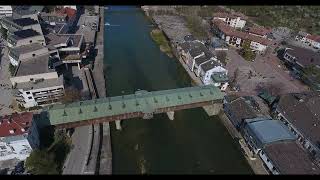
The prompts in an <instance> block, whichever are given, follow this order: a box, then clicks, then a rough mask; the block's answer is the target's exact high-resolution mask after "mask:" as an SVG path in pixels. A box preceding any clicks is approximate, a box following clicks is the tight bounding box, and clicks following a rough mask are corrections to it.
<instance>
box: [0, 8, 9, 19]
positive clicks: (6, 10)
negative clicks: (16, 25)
mask: <svg viewBox="0 0 320 180" xmlns="http://www.w3.org/2000/svg"><path fill="white" fill-rule="evenodd" d="M3 16H12V6H0V17H3Z"/></svg>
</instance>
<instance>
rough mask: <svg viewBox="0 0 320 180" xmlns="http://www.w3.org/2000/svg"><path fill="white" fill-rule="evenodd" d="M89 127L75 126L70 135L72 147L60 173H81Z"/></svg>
mask: <svg viewBox="0 0 320 180" xmlns="http://www.w3.org/2000/svg"><path fill="white" fill-rule="evenodd" d="M90 129H91V128H90V126H82V127H78V128H75V131H74V133H73V135H72V137H71V138H72V145H73V148H72V149H71V151H70V153H69V154H68V157H67V159H66V162H65V165H64V169H63V173H62V174H82V173H83V171H84V168H85V163H86V160H87V157H88V156H87V155H88V147H89V145H90V135H89V134H88V133H89V132H90Z"/></svg>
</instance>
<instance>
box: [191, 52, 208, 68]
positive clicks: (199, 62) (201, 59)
mask: <svg viewBox="0 0 320 180" xmlns="http://www.w3.org/2000/svg"><path fill="white" fill-rule="evenodd" d="M209 60H210V58H208V57H207V56H206V55H203V56H200V57H198V58H196V59H195V60H194V61H195V64H196V65H197V66H199V65H200V64H202V63H204V62H206V61H209Z"/></svg>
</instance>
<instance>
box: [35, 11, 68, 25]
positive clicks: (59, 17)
mask: <svg viewBox="0 0 320 180" xmlns="http://www.w3.org/2000/svg"><path fill="white" fill-rule="evenodd" d="M67 17H68V16H67V14H60V13H56V12H55V11H54V12H50V13H46V12H41V13H40V19H41V20H42V21H44V22H46V23H48V24H50V25H55V24H56V23H66V22H67V21H68V18H67Z"/></svg>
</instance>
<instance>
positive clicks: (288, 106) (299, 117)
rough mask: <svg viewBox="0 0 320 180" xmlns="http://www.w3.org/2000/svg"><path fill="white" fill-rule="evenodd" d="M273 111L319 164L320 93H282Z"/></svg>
mask: <svg viewBox="0 0 320 180" xmlns="http://www.w3.org/2000/svg"><path fill="white" fill-rule="evenodd" d="M275 112H276V114H277V117H278V119H279V120H281V121H282V122H284V124H285V125H286V126H287V127H288V128H289V129H290V131H291V132H293V134H294V135H295V136H296V137H297V138H298V142H299V143H300V144H301V145H302V146H303V147H304V148H305V149H306V150H308V151H309V152H310V154H311V156H312V158H313V159H315V160H316V162H317V163H318V164H320V163H319V162H320V143H319V142H320V124H319V122H320V117H319V115H320V93H319V92H314V91H313V92H305V93H291V94H285V95H282V96H280V99H279V102H278V104H277V107H276V110H275Z"/></svg>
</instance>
